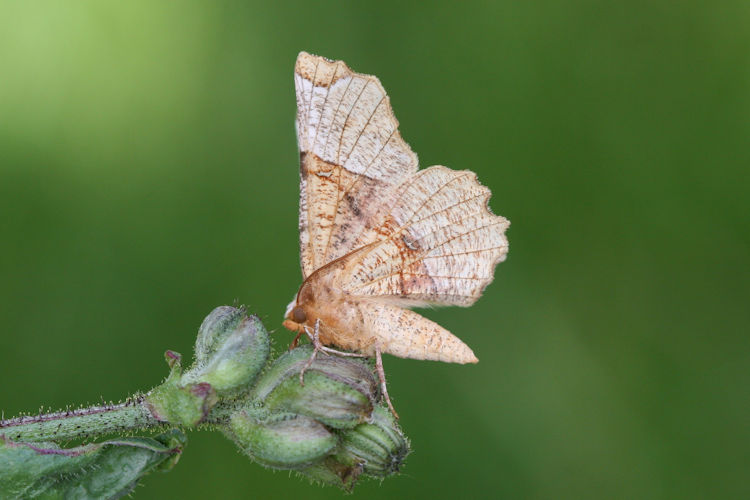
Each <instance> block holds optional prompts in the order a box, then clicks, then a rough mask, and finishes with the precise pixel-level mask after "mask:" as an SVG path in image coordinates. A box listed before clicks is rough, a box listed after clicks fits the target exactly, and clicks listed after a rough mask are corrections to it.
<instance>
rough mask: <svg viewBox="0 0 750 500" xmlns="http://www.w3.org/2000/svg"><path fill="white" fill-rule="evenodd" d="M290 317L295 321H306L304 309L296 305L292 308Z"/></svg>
mask: <svg viewBox="0 0 750 500" xmlns="http://www.w3.org/2000/svg"><path fill="white" fill-rule="evenodd" d="M292 319H293V320H294V322H295V323H304V322H305V321H307V314H305V310H304V309H302V308H301V307H300V306H297V307H295V308H294V309H293V310H292Z"/></svg>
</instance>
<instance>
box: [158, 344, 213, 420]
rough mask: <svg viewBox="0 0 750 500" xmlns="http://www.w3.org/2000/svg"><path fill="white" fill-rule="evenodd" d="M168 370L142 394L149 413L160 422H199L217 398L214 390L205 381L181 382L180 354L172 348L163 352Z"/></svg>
mask: <svg viewBox="0 0 750 500" xmlns="http://www.w3.org/2000/svg"><path fill="white" fill-rule="evenodd" d="M164 357H165V358H166V360H167V364H168V365H169V367H170V369H171V371H170V373H169V376H168V377H167V379H166V380H165V381H164V383H163V384H161V385H160V386H158V387H156V388H154V389H153V390H151V392H149V393H148V394H147V395H146V397H145V404H146V406H147V407H148V409H149V411H150V412H151V414H152V415H153V416H154V418H156V419H157V420H159V421H161V422H169V423H171V424H174V425H185V426H194V425H197V424H198V423H200V422H202V421H203V420H204V419H205V418H206V416H207V415H208V413H209V411H211V408H213V407H214V405H215V404H216V403H217V401H218V397H217V395H216V391H215V390H214V388H213V387H211V384H208V383H206V382H196V383H189V384H183V383H182V366H181V364H180V361H181V359H182V356H180V354H179V353H176V352H174V351H167V352H166V353H165V355H164Z"/></svg>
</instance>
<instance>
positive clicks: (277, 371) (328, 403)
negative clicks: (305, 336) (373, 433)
mask: <svg viewBox="0 0 750 500" xmlns="http://www.w3.org/2000/svg"><path fill="white" fill-rule="evenodd" d="M311 354H312V348H311V347H310V346H303V347H299V348H297V349H294V350H292V351H290V352H287V353H286V354H284V355H282V356H280V357H279V358H278V359H277V360H276V362H275V363H274V364H273V365H272V366H271V368H270V369H269V370H268V371H267V372H266V373H265V374H264V375H263V376H262V377H261V379H260V380H259V381H258V383H257V384H256V386H255V389H254V390H253V392H252V397H253V398H254V399H255V400H256V401H260V402H262V403H263V405H264V407H265V408H266V409H268V410H283V411H288V412H292V413H298V414H301V415H306V416H308V417H312V418H314V419H315V420H318V421H319V422H322V423H324V424H325V425H327V426H329V427H333V428H339V429H340V428H351V427H354V426H356V425H357V424H359V423H361V422H364V421H367V420H368V419H369V418H370V414H371V413H372V410H373V407H374V406H375V400H376V398H377V396H378V384H377V381H376V380H375V377H373V375H372V373H371V371H370V369H369V368H368V367H367V365H366V364H365V363H364V362H361V361H355V360H350V359H346V358H342V357H338V356H328V355H326V354H323V353H318V355H317V357H316V358H315V360H314V361H313V362H312V363H311V364H310V366H309V367H307V370H306V371H305V376H304V385H302V384H301V383H300V378H299V374H300V371H301V370H302V369H303V368H304V367H305V366H307V363H308V361H309V359H310V356H311Z"/></svg>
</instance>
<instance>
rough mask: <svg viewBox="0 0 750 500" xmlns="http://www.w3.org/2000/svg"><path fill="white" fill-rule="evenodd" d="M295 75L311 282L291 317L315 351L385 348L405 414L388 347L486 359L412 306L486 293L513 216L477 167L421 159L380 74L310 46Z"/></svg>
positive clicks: (406, 354) (403, 353)
mask: <svg viewBox="0 0 750 500" xmlns="http://www.w3.org/2000/svg"><path fill="white" fill-rule="evenodd" d="M294 80H295V86H296V91H297V120H296V126H297V141H298V144H299V150H300V211H299V234H300V260H301V263H302V276H303V283H302V286H301V287H300V288H299V291H298V293H297V296H296V298H295V299H294V300H293V301H292V302H291V303H290V304H289V306H288V307H287V311H286V317H285V321H284V326H285V327H286V328H288V329H290V330H292V331H295V332H298V334H297V339H299V336H300V335H301V334H302V333H306V334H307V335H308V336H309V337H310V340H311V341H312V342H313V344H314V346H315V350H314V353H313V356H315V353H317V352H319V351H321V350H322V351H324V352H335V353H338V354H348V355H363V356H375V358H376V366H377V369H378V373H379V375H380V378H381V385H382V389H383V395H384V398H385V400H386V401H387V403H388V405H389V407H390V408H391V411H393V413H394V415H395V411H394V410H393V406H392V405H391V401H390V399H389V398H388V392H387V390H386V386H385V375H384V373H383V368H382V366H383V365H382V359H381V353H384V352H385V353H389V354H393V355H395V356H399V357H402V358H413V359H429V360H436V361H445V362H448V363H476V362H477V361H478V360H477V358H476V356H474V353H473V352H472V350H471V349H470V348H469V347H468V346H467V345H466V344H464V343H463V342H462V341H461V340H460V339H458V337H456V336H454V335H453V334H452V333H450V332H449V331H448V330H446V329H444V328H442V327H441V326H439V325H438V324H436V323H434V322H432V321H430V320H429V319H427V318H424V317H422V316H421V315H419V314H417V313H415V312H413V311H410V310H409V309H408V308H411V307H420V306H428V305H439V306H441V305H458V306H470V305H472V304H473V303H474V302H476V300H477V299H478V298H479V296H480V295H481V294H482V291H483V290H484V288H485V287H486V286H487V285H488V284H489V283H490V282H491V281H492V278H493V272H494V269H495V265H496V264H497V263H498V262H501V261H503V260H504V259H505V256H506V254H507V253H508V240H507V238H506V236H505V230H506V229H507V228H508V226H509V225H510V222H509V221H508V220H507V219H505V218H503V217H500V216H497V215H493V214H492V212H491V211H490V209H489V207H488V206H487V203H488V200H489V197H490V191H489V189H487V188H486V187H484V186H482V185H481V184H479V183H478V182H477V179H476V175H475V174H474V173H473V172H470V171H468V170H460V171H457V170H451V169H449V168H447V167H442V166H433V167H429V168H426V169H423V170H419V165H418V162H417V155H416V154H414V152H413V151H412V150H411V149H410V148H409V145H408V144H406V142H404V140H403V139H402V138H401V134H399V131H398V121H397V120H396V117H395V116H394V115H393V110H392V109H391V105H390V100H389V99H388V96H387V95H386V93H385V90H384V89H383V86H382V85H381V84H380V81H379V80H378V79H377V78H376V77H374V76H371V75H364V74H360V73H355V72H353V71H352V70H351V69H349V67H348V66H347V65H346V64H345V63H343V62H342V61H331V60H328V59H325V58H323V57H318V56H314V55H311V54H307V53H305V52H302V53H300V54H299V56H298V58H297V64H296V66H295V71H294ZM297 339H295V343H296V340H297ZM327 346H335V347H338V348H340V349H345V350H347V351H352V352H353V353H355V354H352V353H341V352H339V351H334V350H333V349H331V348H329V347H327ZM311 360H312V358H311ZM308 366H309V365H308ZM300 378H302V376H301V377H300Z"/></svg>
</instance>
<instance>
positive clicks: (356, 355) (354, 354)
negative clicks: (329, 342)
mask: <svg viewBox="0 0 750 500" xmlns="http://www.w3.org/2000/svg"><path fill="white" fill-rule="evenodd" d="M320 350H321V351H323V352H324V353H326V354H335V355H337V356H345V357H350V358H366V357H367V355H366V354H360V353H358V352H345V351H337V350H336V349H331V348H330V347H326V346H324V345H322V344H321V346H320Z"/></svg>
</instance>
